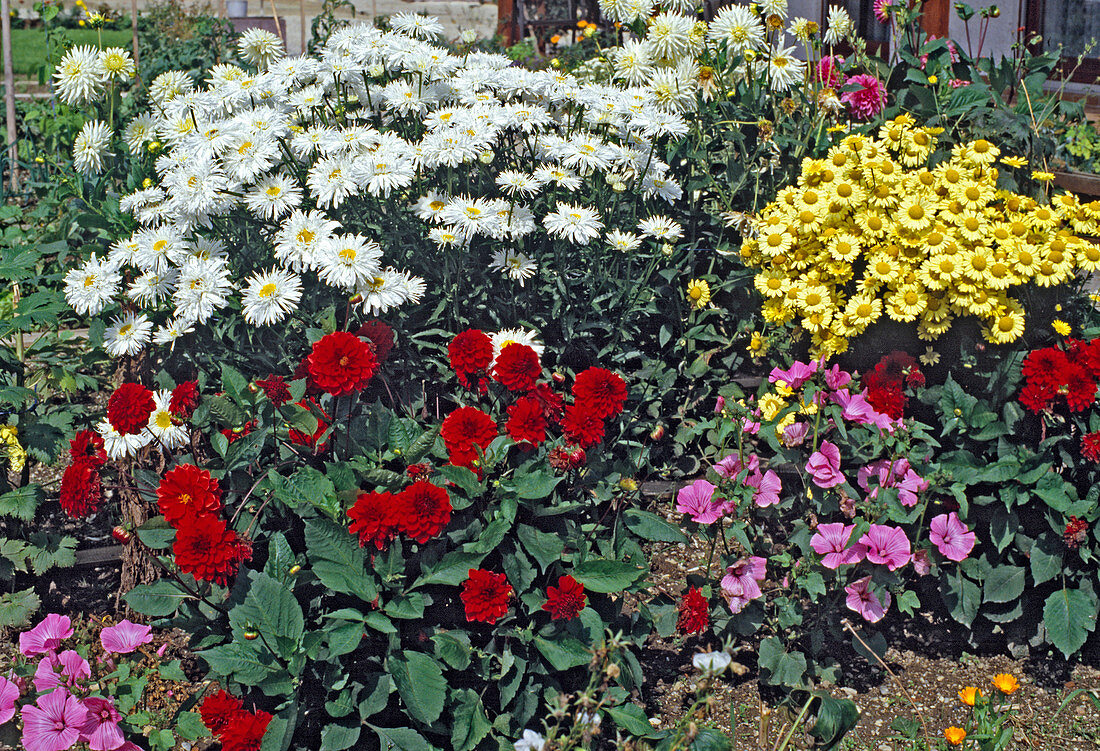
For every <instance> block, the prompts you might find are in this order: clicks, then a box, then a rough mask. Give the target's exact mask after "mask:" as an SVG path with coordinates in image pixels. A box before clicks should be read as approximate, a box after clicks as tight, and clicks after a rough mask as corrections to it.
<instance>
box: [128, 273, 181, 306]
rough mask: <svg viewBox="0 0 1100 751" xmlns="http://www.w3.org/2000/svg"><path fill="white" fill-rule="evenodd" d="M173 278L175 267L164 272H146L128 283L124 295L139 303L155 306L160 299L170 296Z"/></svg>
mask: <svg viewBox="0 0 1100 751" xmlns="http://www.w3.org/2000/svg"><path fill="white" fill-rule="evenodd" d="M175 278H176V271H175V269H172V270H171V271H169V272H168V273H165V274H154V273H153V272H151V271H149V272H146V273H144V274H142V275H141V276H139V277H138V278H137V279H135V280H134V281H132V282H131V283H130V288H129V289H128V290H126V296H127V297H129V298H130V299H131V300H133V301H134V302H136V303H138V304H140V305H144V306H146V307H156V305H157V304H158V303H160V301H161V300H165V299H168V298H169V297H171V296H172V290H173V289H174V288H175Z"/></svg>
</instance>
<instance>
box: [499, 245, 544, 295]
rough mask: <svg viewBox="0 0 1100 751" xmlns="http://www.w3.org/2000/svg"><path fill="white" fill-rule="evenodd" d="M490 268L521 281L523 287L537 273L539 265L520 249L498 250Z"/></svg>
mask: <svg viewBox="0 0 1100 751" xmlns="http://www.w3.org/2000/svg"><path fill="white" fill-rule="evenodd" d="M489 268H491V269H492V270H493V271H499V272H500V273H502V274H504V275H505V276H507V277H508V278H509V279H513V280H515V281H517V282H519V286H521V287H522V286H523V283H524V282H525V281H526V280H528V279H530V278H531V277H533V276H534V275H535V271H536V270H537V269H538V266H536V265H535V262H534V261H532V260H531V259H530V258H528V257H527V256H525V255H524V254H523V253H520V252H519V251H518V250H498V251H496V252H495V253H493V258H492V260H491V261H490V262H489Z"/></svg>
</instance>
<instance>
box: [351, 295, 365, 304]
mask: <svg viewBox="0 0 1100 751" xmlns="http://www.w3.org/2000/svg"><path fill="white" fill-rule="evenodd" d="M348 302H350V303H351V304H352V305H358V304H359V303H361V302H363V295H362V293H360V292H356V293H355V294H354V295H352V296H351V299H350V300H348Z"/></svg>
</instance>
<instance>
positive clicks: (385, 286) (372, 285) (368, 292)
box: [356, 268, 408, 315]
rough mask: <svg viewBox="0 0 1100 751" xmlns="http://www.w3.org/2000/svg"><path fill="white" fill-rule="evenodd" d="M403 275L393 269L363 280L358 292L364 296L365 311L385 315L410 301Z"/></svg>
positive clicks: (379, 272)
mask: <svg viewBox="0 0 1100 751" xmlns="http://www.w3.org/2000/svg"><path fill="white" fill-rule="evenodd" d="M404 282H405V280H404V278H403V277H402V275H401V274H400V273H399V272H397V271H395V270H394V269H392V268H387V269H383V270H379V271H378V272H377V273H375V274H373V275H372V276H371V277H369V278H368V279H365V280H363V283H362V284H360V285H359V287H358V288H357V290H356V292H357V293H358V294H359V295H360V296H362V298H363V302H362V307H363V310H364V311H366V312H367V313H369V314H371V315H378V314H379V313H385V312H386V311H387V310H389V309H390V308H394V307H397V306H398V305H400V304H401V303H403V302H405V300H407V299H408V293H407V290H406V289H405V283H404Z"/></svg>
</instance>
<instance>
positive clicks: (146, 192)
mask: <svg viewBox="0 0 1100 751" xmlns="http://www.w3.org/2000/svg"><path fill="white" fill-rule="evenodd" d="M135 119H136V118H135ZM163 200H164V191H163V190H161V189H160V188H158V187H156V186H155V185H154V186H152V187H150V188H142V189H141V190H135V191H134V192H133V193H131V194H130V195H128V196H123V197H122V198H120V199H119V200H118V208H119V210H120V211H122V212H123V213H125V214H134V213H136V212H137V211H139V210H140V209H143V208H145V207H146V206H151V205H152V204H154V203H160V202H161V201H163Z"/></svg>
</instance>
